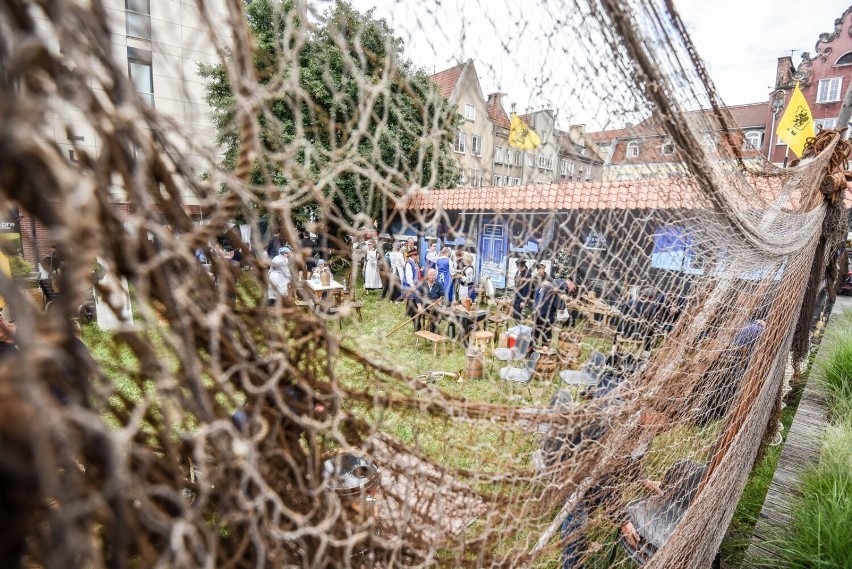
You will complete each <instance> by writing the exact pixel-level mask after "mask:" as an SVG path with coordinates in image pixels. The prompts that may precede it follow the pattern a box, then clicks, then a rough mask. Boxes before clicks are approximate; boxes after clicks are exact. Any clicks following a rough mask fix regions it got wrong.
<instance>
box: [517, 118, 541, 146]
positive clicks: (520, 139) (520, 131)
mask: <svg viewBox="0 0 852 569" xmlns="http://www.w3.org/2000/svg"><path fill="white" fill-rule="evenodd" d="M539 144H541V139H540V138H539V137H538V135H537V134H536V133H535V131H534V130H533V129H531V128H530V127H528V126H527V125H526V124H524V121H522V120H521V119H520V118H518V115H516V114H515V113H512V123H511V125H510V126H509V146H514V147H515V148H520V149H521V150H535V149H536V148H538V145H539Z"/></svg>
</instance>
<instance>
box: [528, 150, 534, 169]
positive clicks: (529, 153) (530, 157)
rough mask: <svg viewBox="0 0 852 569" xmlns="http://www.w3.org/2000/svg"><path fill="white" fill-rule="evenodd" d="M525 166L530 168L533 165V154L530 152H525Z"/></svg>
mask: <svg viewBox="0 0 852 569" xmlns="http://www.w3.org/2000/svg"><path fill="white" fill-rule="evenodd" d="M527 166H529V167H530V168H532V167H533V166H535V154H533V153H532V152H527Z"/></svg>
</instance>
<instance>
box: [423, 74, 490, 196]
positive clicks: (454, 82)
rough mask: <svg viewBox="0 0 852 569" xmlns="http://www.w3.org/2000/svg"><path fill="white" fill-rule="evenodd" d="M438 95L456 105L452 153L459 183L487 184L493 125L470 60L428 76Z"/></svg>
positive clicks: (473, 185) (463, 184) (475, 185)
mask: <svg viewBox="0 0 852 569" xmlns="http://www.w3.org/2000/svg"><path fill="white" fill-rule="evenodd" d="M432 81H433V82H434V83H435V84H436V85H437V86H438V91H439V92H440V94H441V96H442V97H444V98H445V99H447V100H448V101H449V102H450V103H451V104H454V105H456V106H457V108H458V113H459V115H460V124H459V128H458V131H457V132H456V135H455V138H454V140H453V152H454V153H455V155H456V158H457V159H458V162H459V166H460V167H461V171H462V180H461V185H462V186H471V187H479V186H483V185H485V186H488V185H490V184H491V161H492V156H493V155H494V126H493V123H492V122H491V119H490V118H489V112H488V105H487V102H486V100H485V97H484V96H483V94H482V86H481V85H480V84H479V76H478V75H477V73H476V67H475V66H474V64H473V60H472V59H468V60H467V61H465V62H464V63H460V64H459V65H456V66H455V67H451V68H449V69H445V70H444V71H441V72H439V73H436V74H434V75H432Z"/></svg>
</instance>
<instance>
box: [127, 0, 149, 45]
mask: <svg viewBox="0 0 852 569" xmlns="http://www.w3.org/2000/svg"><path fill="white" fill-rule="evenodd" d="M124 8H125V11H124V18H125V21H126V23H127V35H128V36H130V37H132V38H139V39H143V40H150V39H151V1H150V0H124Z"/></svg>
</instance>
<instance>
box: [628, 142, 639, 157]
mask: <svg viewBox="0 0 852 569" xmlns="http://www.w3.org/2000/svg"><path fill="white" fill-rule="evenodd" d="M637 156H639V143H638V142H636V141H635V140H631V141H630V142H628V143H627V157H628V158H636V157H637Z"/></svg>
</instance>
